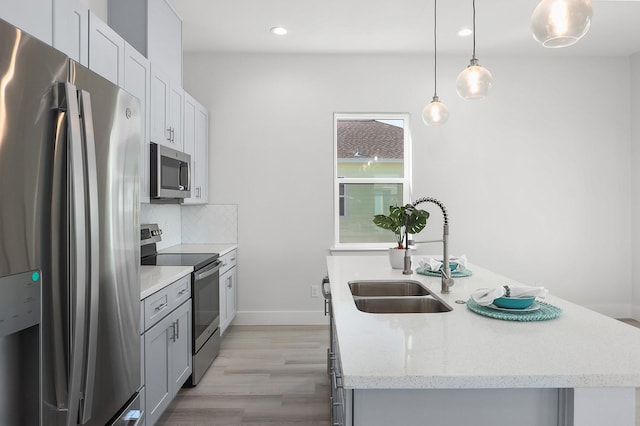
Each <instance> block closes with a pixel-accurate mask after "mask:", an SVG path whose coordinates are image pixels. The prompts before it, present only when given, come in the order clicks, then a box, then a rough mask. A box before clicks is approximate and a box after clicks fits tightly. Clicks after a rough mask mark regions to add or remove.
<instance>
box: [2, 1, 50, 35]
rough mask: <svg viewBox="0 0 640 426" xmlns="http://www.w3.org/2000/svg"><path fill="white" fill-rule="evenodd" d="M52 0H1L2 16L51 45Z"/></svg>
mask: <svg viewBox="0 0 640 426" xmlns="http://www.w3.org/2000/svg"><path fill="white" fill-rule="evenodd" d="M52 16H53V4H52V3H51V0H0V18H2V19H4V20H5V21H7V22H9V23H10V24H11V25H14V26H16V27H18V28H20V29H21V30H24V31H26V32H28V33H29V34H31V35H32V36H35V37H37V38H39V39H40V40H42V41H44V42H45V43H47V44H49V45H51V44H52V43H51V42H52V39H53V19H52V18H51V17H52Z"/></svg>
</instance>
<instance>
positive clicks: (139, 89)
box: [124, 43, 151, 203]
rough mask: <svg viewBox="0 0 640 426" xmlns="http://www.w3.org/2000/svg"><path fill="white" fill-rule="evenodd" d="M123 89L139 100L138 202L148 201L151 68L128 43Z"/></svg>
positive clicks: (125, 47) (126, 44) (125, 46)
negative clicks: (140, 124)
mask: <svg viewBox="0 0 640 426" xmlns="http://www.w3.org/2000/svg"><path fill="white" fill-rule="evenodd" d="M124 89H125V90H126V91H127V92H129V93H131V94H132V95H133V96H135V97H136V98H138V99H139V100H140V113H141V115H142V120H141V121H142V132H141V133H142V135H143V138H142V140H141V141H140V202H141V203H148V202H149V125H150V121H151V120H150V114H149V103H150V98H151V95H150V91H151V70H150V66H149V60H148V59H147V58H145V57H144V56H142V54H140V52H138V51H137V50H136V49H134V48H133V46H131V45H130V44H129V43H125V45H124Z"/></svg>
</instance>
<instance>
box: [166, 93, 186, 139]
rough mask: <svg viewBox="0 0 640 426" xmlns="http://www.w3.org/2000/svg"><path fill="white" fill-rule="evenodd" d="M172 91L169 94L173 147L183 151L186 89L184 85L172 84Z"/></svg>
mask: <svg viewBox="0 0 640 426" xmlns="http://www.w3.org/2000/svg"><path fill="white" fill-rule="evenodd" d="M170 88H171V91H170V95H169V104H170V112H169V117H170V122H171V129H172V132H173V134H172V145H173V146H172V147H173V149H175V150H178V151H182V149H183V144H182V130H183V129H182V120H183V119H184V117H183V116H182V115H183V114H182V112H183V109H184V90H182V87H180V86H177V85H175V84H172V85H171V86H170Z"/></svg>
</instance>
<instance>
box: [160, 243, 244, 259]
mask: <svg viewBox="0 0 640 426" xmlns="http://www.w3.org/2000/svg"><path fill="white" fill-rule="evenodd" d="M237 248H238V245H237V244H178V245H175V246H171V247H167V248H166V249H162V250H160V253H218V254H219V255H220V256H224V255H225V254H227V253H229V252H230V251H231V250H235V249H237Z"/></svg>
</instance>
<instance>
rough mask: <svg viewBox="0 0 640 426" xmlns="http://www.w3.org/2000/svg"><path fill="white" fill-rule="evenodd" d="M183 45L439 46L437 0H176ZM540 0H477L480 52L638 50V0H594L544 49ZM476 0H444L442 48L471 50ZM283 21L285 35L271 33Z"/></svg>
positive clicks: (320, 49)
mask: <svg viewBox="0 0 640 426" xmlns="http://www.w3.org/2000/svg"><path fill="white" fill-rule="evenodd" d="M170 1H171V4H173V6H174V7H175V9H176V11H177V12H178V14H179V15H180V16H181V17H182V19H183V45H184V49H185V51H210V52H212V51H213V52H253V53H255V52H262V53H424V52H433V1H434V0H315V1H311V0H226V1H223V0H170ZM538 2H539V0H476V31H477V36H476V43H477V56H478V57H479V58H482V56H483V55H493V54H499V55H504V54H517V55H533V56H539V55H563V56H564V55H597V56H601V55H605V56H620V55H624V56H627V55H630V54H632V53H635V52H638V51H640V0H628V1H616V0H599V1H598V0H594V1H593V19H592V23H591V29H590V31H589V32H588V33H587V35H586V36H585V37H584V38H583V39H582V40H580V41H579V42H578V43H577V44H576V45H574V46H571V47H569V48H564V49H545V48H543V47H541V46H540V45H539V44H538V43H537V42H535V41H534V40H533V38H532V36H531V33H530V30H529V21H530V19H531V13H532V11H533V9H534V8H535V6H536V5H537V4H538ZM471 5H472V3H471V0H440V2H439V3H438V52H439V54H440V53H442V54H459V53H469V54H470V52H471V48H472V38H471V37H466V38H461V37H459V36H457V35H456V32H457V31H458V30H459V29H460V28H461V27H464V26H467V27H471V24H472V7H471ZM279 25H281V26H284V27H286V28H287V29H288V30H289V34H287V35H286V36H280V37H278V36H275V35H273V34H271V33H270V32H269V29H270V28H271V27H273V26H279Z"/></svg>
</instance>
